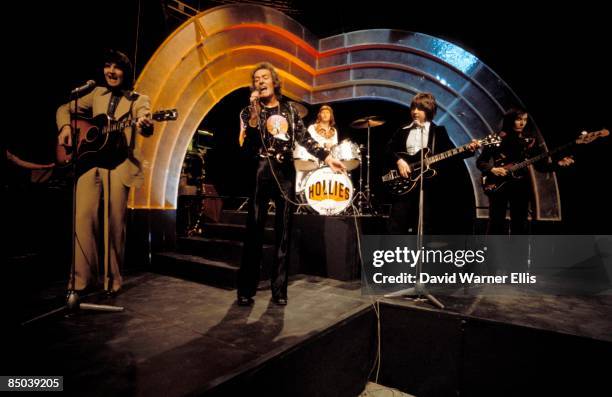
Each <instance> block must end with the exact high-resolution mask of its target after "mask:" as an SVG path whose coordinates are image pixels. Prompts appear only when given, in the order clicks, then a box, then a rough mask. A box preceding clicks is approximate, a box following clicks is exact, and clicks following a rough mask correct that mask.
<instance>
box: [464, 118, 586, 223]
mask: <svg viewBox="0 0 612 397" xmlns="http://www.w3.org/2000/svg"><path fill="white" fill-rule="evenodd" d="M528 124H529V114H528V113H527V112H526V111H525V110H524V109H519V108H516V109H511V110H509V111H508V112H507V113H506V114H505V115H504V118H503V121H502V128H501V132H500V133H499V134H498V135H499V137H500V138H501V144H500V145H498V146H495V147H493V146H492V147H487V148H485V149H484V150H483V151H482V153H481V155H480V156H479V157H478V160H477V162H476V165H477V167H478V169H480V171H481V172H482V174H483V177H484V178H486V180H488V181H492V180H494V181H499V184H500V185H501V184H502V183H503V186H501V187H500V188H499V189H496V190H495V191H493V190H492V188H488V187H485V192H491V193H490V194H489V224H488V227H487V233H488V234H505V220H506V210H507V208H508V205H510V233H511V234H527V233H528V221H527V216H528V210H529V200H530V197H531V178H529V171H528V168H527V167H525V168H523V169H521V170H518V171H516V172H515V173H513V175H512V176H510V175H509V174H508V166H510V165H512V164H516V163H519V162H521V161H523V160H525V159H528V158H530V157H534V156H535V155H537V154H538V153H539V151H540V149H539V147H538V145H537V143H536V139H535V137H534V136H533V135H532V134H530V133H529V128H527V127H528ZM573 163H574V160H573V158H572V157H570V156H565V157H563V158H561V159H560V160H558V161H556V162H551V161H550V160H549V159H548V158H546V157H545V158H544V159H543V160H541V161H539V162H537V163H535V164H534V166H535V167H536V168H537V169H538V171H542V172H551V171H554V170H555V169H556V168H557V166H559V167H567V166H569V165H571V164H573ZM489 186H493V185H492V184H489Z"/></svg>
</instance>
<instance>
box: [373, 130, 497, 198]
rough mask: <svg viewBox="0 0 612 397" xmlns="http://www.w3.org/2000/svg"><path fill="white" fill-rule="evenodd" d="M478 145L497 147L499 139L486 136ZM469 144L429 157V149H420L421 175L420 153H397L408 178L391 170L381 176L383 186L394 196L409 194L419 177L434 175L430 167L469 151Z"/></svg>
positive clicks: (494, 136) (395, 170)
mask: <svg viewBox="0 0 612 397" xmlns="http://www.w3.org/2000/svg"><path fill="white" fill-rule="evenodd" d="M478 143H479V144H480V145H481V146H490V145H499V144H500V143H501V138H500V137H499V136H497V135H492V134H491V135H488V136H487V137H485V138H483V139H480V140H478ZM470 145H471V142H470V143H466V144H465V145H463V146H459V147H456V148H453V149H450V150H447V151H445V152H442V153H438V154H435V155H433V156H432V155H429V148H424V149H422V151H423V156H424V160H423V163H424V164H423V165H424V169H423V172H422V173H421V151H419V152H418V153H416V154H414V155H409V154H408V153H406V152H397V153H396V154H397V155H398V156H400V157H401V158H402V159H403V160H404V161H406V162H407V163H408V165H409V166H410V171H411V172H410V175H409V177H408V178H405V177H403V176H401V175H400V173H399V171H398V170H397V169H392V170H391V171H389V172H388V173H386V174H385V175H383V176H382V182H383V185H385V187H386V188H387V189H388V190H389V191H390V192H391V193H392V194H394V195H396V196H403V195H404V194H407V193H409V192H410V191H412V189H414V188H415V186H416V185H417V182H418V181H419V178H420V177H421V175H423V176H424V177H425V178H431V177H433V176H434V175H436V170H434V169H433V168H431V166H432V165H433V164H435V163H437V162H438V161H442V160H446V159H449V158H451V157H453V156H456V155H458V154H460V153H463V152H465V151H466V150H469V146H470Z"/></svg>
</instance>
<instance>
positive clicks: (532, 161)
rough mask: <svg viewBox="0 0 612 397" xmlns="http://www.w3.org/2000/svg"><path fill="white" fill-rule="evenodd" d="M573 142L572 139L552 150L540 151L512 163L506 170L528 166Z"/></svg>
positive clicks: (515, 169) (511, 170) (510, 170)
mask: <svg viewBox="0 0 612 397" xmlns="http://www.w3.org/2000/svg"><path fill="white" fill-rule="evenodd" d="M574 144H575V142H574V141H572V142H569V143H566V144H565V145H562V146H559V147H557V148H555V149H553V150H549V151H545V152H542V153H540V154H538V155H537V156H535V157H532V158H529V159H527V160H524V161H521V162H520V163H516V164H514V165H513V166H512V167H510V168H508V171H509V172H514V171H518V170H520V169H522V168H525V167H528V166H530V165H531V164H533V163H535V162H538V161H540V160H542V159H543V158H545V157H548V156H550V155H552V154H555V153H557V152H559V151H561V150H564V149H567V148H568V147H570V146H572V145H574Z"/></svg>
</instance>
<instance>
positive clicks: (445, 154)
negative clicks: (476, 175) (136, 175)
mask: <svg viewBox="0 0 612 397" xmlns="http://www.w3.org/2000/svg"><path fill="white" fill-rule="evenodd" d="M469 145H470V144H469V143H466V144H465V145H463V146H459V147H456V148H453V149H450V150H447V151H445V152H442V153H438V154H434V155H433V156H429V157H426V158H425V164H427V165H432V164H434V163H437V162H438V161H441V160H444V159H447V158H449V157H453V156H456V155H458V154H460V153H463V152H465V151H466V150H468V147H469ZM419 166H420V161H415V162H414V163H412V164H410V167H411V168H417V167H419Z"/></svg>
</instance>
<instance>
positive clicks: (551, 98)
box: [2, 0, 612, 234]
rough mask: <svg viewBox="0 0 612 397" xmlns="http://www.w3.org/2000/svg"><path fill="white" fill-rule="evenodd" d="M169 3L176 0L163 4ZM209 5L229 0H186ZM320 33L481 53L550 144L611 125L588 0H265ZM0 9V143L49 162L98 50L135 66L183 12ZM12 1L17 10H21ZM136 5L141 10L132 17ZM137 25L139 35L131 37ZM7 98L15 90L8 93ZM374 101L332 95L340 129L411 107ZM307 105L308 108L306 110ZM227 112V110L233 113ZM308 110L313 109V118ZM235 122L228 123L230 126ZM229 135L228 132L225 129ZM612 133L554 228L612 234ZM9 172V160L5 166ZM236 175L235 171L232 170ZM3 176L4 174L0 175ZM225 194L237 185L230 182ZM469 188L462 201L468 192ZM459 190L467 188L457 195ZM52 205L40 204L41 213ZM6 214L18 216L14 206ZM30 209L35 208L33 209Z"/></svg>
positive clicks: (598, 31) (130, 2) (232, 103)
mask: <svg viewBox="0 0 612 397" xmlns="http://www.w3.org/2000/svg"><path fill="white" fill-rule="evenodd" d="M168 3H172V2H168ZM186 3H187V4H189V5H191V6H193V7H196V8H198V9H200V10H204V9H207V8H210V7H213V6H218V5H222V4H226V3H230V2H218V1H188V2H186ZM259 3H262V4H267V5H273V6H275V7H277V8H278V9H279V10H281V11H283V12H285V13H287V14H288V15H290V16H291V17H293V18H295V19H296V20H298V21H299V22H300V23H302V24H303V25H304V26H306V27H307V28H308V29H309V30H310V31H312V32H313V33H315V34H316V35H317V36H319V37H325V36H329V35H333V34H339V33H343V32H349V31H353V30H359V29H370V28H395V29H402V30H408V31H415V32H421V33H426V34H430V35H433V36H437V37H440V38H443V39H445V40H448V41H450V42H453V43H455V44H457V45H459V46H461V47H463V48H465V49H466V50H468V51H470V52H471V53H473V54H474V55H476V56H477V57H478V58H479V59H481V60H482V61H483V62H485V63H486V64H487V65H488V66H489V67H491V68H492V69H493V70H494V71H495V72H496V73H498V74H499V75H500V77H501V78H502V79H504V80H505V81H506V82H507V83H508V85H509V86H510V87H512V89H513V90H514V91H515V92H516V94H517V95H518V97H519V98H521V100H522V101H523V103H524V104H525V105H526V107H527V109H528V110H529V112H530V114H531V115H532V117H533V119H534V120H535V121H536V122H537V124H538V126H539V128H540V130H541V132H542V134H543V135H544V137H545V139H546V140H547V143H548V144H549V147H554V146H556V145H558V144H562V143H565V142H566V141H568V140H570V139H572V138H573V137H575V136H576V135H577V134H578V133H579V132H580V131H582V130H588V131H593V130H597V129H600V128H604V127H605V128H610V126H611V123H610V119H611V118H610V116H609V112H610V105H611V102H612V101H610V76H609V70H610V63H609V60H608V59H607V57H608V56H609V52H610V48H609V41H608V38H609V37H610V33H609V30H608V28H606V26H607V24H608V23H609V17H608V16H607V15H608V13H607V12H604V10H603V6H601V5H596V3H595V2H592V3H591V2H588V1H586V2H585V1H583V2H580V3H574V4H570V5H562V6H560V5H555V6H554V7H552V6H550V7H547V8H542V9H538V10H536V9H534V8H533V2H512V3H509V2H508V3H497V2H496V3H493V2H491V3H488V4H487V5H475V4H468V3H467V2H455V3H452V4H449V5H445V4H443V3H439V2H437V3H434V2H396V1H386V0H379V1H376V2H366V3H365V4H363V5H361V4H360V3H357V2H336V1H325V2H323V1H303V0H300V1H269V2H259ZM12 7H14V8H15V9H11V8H9V9H7V13H6V15H5V19H9V18H10V19H14V20H16V21H20V22H19V23H18V24H16V25H15V27H14V28H12V29H11V28H10V27H9V24H6V26H5V27H4V30H5V34H4V37H5V47H4V50H5V51H6V52H5V56H4V57H3V58H4V59H5V68H7V72H6V74H5V76H4V81H5V84H6V85H7V86H8V87H10V88H9V89H8V90H7V94H8V96H9V98H8V99H9V102H10V103H11V106H9V108H8V109H9V110H10V117H9V118H10V120H11V121H10V124H9V125H10V128H9V130H10V131H9V133H7V134H3V143H2V144H3V146H7V147H9V148H11V150H13V151H14V152H15V153H17V154H19V155H20V156H21V157H23V158H24V159H26V160H30V161H36V162H50V161H52V160H53V147H54V141H55V135H56V131H55V122H54V120H55V110H56V108H57V106H58V105H60V104H61V103H63V102H65V100H66V94H67V93H68V92H69V91H70V90H71V89H72V88H73V87H76V86H79V85H81V84H82V83H83V82H84V81H86V80H88V79H91V78H93V79H95V80H98V81H101V79H102V78H101V70H100V69H99V66H100V63H101V56H102V53H103V49H105V48H117V49H120V50H122V51H124V52H126V53H127V54H128V55H129V56H130V57H131V58H132V59H133V58H134V56H135V55H136V56H137V59H136V70H137V73H139V72H140V71H141V70H142V67H143V66H144V65H145V63H146V62H147V60H148V59H149V57H150V56H151V55H152V53H153V52H154V51H155V49H156V48H157V47H158V46H159V45H160V44H161V43H162V41H163V40H164V39H165V38H166V37H167V36H168V35H169V34H170V33H171V32H172V31H173V30H174V29H176V27H178V26H179V25H180V23H182V22H183V21H184V20H185V18H186V17H180V16H179V15H178V14H176V13H173V12H171V11H169V9H168V8H167V7H166V2H165V1H156V0H141V1H140V2H139V1H137V0H127V1H122V2H116V3H113V2H108V1H106V2H103V1H88V2H83V1H63V2H53V3H48V2H47V3H46V4H37V5H26V4H25V3H24V5H22V6H12ZM17 7H18V8H17ZM138 15H140V18H139V17H138ZM137 24H138V40H137V39H136V35H137ZM13 98H14V100H13ZM245 98H246V96H245V95H242V93H241V92H240V91H239V92H236V93H234V94H232V95H230V96H229V97H227V98H226V99H225V100H224V101H222V102H221V103H220V104H218V105H217V107H215V109H213V111H212V112H211V113H210V114H209V115H208V116H207V118H206V119H205V120H204V122H203V127H204V128H207V129H209V130H211V131H213V132H215V138H214V139H213V140H211V141H212V142H209V143H211V144H213V145H217V146H220V145H223V144H225V143H227V145H234V144H233V143H232V142H235V140H234V138H233V137H234V136H235V134H237V120H236V119H237V118H236V116H235V114H236V108H239V107H241V106H243V105H244V104H245V102H246V99H245ZM376 102H377V101H355V102H352V103H339V104H336V105H334V107H335V109H336V113H337V118H338V121H339V128H340V134H341V137H343V136H344V137H351V139H354V140H355V141H358V142H363V141H364V137H365V135H363V132H361V131H355V130H350V129H349V128H348V123H349V122H350V121H352V120H354V119H355V118H357V117H362V116H365V115H370V114H377V115H381V116H383V117H386V118H388V119H389V121H388V123H387V124H386V125H385V126H383V127H380V128H379V131H376V134H374V135H376V137H375V138H373V153H374V152H376V151H378V150H380V148H381V146H382V144H384V142H385V141H386V139H388V136H389V135H390V133H391V131H392V130H393V129H394V128H396V127H397V123H399V122H400V121H401V120H402V119H405V118H406V116H407V115H405V114H402V113H401V111H402V109H401V107H398V106H397V105H392V104H386V103H384V102H378V103H376ZM313 112H314V109H311V112H310V113H311V114H310V116H312V115H313ZM227 120H232V121H231V123H228V122H227ZM308 120H309V118H308ZM232 123H233V124H232ZM228 137H231V138H228ZM610 147H611V146H610V138H606V139H604V140H599V141H597V142H596V143H594V144H592V145H589V146H588V147H587V148H585V150H582V151H580V152H578V153H577V164H576V166H575V167H573V168H572V169H570V170H567V171H565V172H562V173H560V174H559V175H558V176H559V183H560V190H561V197H562V204H563V217H564V221H563V222H562V223H561V224H559V225H557V226H556V227H557V229H556V231H557V232H561V233H600V234H602V233H605V234H611V233H610V232H611V231H612V227H611V226H610V219H611V218H612V217H611V216H610V215H611V214H612V211H611V210H610V207H609V203H610V202H611V201H612V200H611V199H612V195H611V194H610V193H609V192H608V189H607V186H606V185H607V182H608V180H609V172H610V165H609V162H608V161H607V158H608V157H609V154H610V153H611V152H610ZM235 149H236V148H235V147H230V148H229V149H227V151H226V152H224V153H221V151H218V150H217V152H215V150H212V151H210V153H209V158H208V160H207V161H208V166H207V173H208V177H209V178H210V181H211V182H213V183H214V182H215V180H216V179H217V177H218V175H219V174H220V170H221V169H222V167H223V166H224V164H227V161H228V158H227V157H228V154H229V155H232V154H233V153H234V151H235ZM3 167H4V168H5V169H4V170H3V174H4V175H5V180H7V179H9V180H10V178H12V176H11V175H12V173H14V172H15V170H14V169H11V168H9V169H6V165H4V166H3ZM230 172H231V173H234V174H235V175H238V174H239V173H240V172H239V170H230ZM4 185H5V184H4ZM227 193H236V194H238V193H240V192H239V191H238V190H232V189H231V188H229V190H228V191H227ZM470 194H471V192H469V191H468V192H467V193H462V194H460V195H455V196H461V197H463V198H462V200H467V201H468V202H469V201H470V200H471V198H470V197H469V196H470ZM462 195H463V196H462ZM49 204H50V203H48V202H47V203H40V202H38V203H36V205H37V210H41V211H42V214H43V216H45V215H44V214H45V211H46V209H45V208H46V207H48V205H49ZM20 210H21V211H23V209H18V208H17V209H15V211H13V212H12V215H14V216H15V218H16V221H17V222H19V219H20V218H19V213H20ZM28 211H29V212H30V214H32V211H30V210H28Z"/></svg>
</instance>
